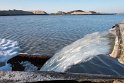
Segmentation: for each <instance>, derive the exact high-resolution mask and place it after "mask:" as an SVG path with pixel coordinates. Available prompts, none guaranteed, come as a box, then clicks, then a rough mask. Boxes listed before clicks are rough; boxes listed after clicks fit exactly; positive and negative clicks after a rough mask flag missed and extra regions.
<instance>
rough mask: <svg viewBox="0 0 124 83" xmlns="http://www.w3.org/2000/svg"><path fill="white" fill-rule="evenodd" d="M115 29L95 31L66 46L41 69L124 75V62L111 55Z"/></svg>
mask: <svg viewBox="0 0 124 83" xmlns="http://www.w3.org/2000/svg"><path fill="white" fill-rule="evenodd" d="M114 34H115V31H114V29H113V30H109V31H106V32H94V33H92V34H88V35H86V36H84V37H83V38H81V39H79V40H77V41H75V42H73V43H72V44H70V45H68V46H65V47H64V48H63V49H61V50H60V51H59V52H57V53H56V54H55V55H54V56H53V57H52V58H50V60H48V61H47V62H46V63H45V64H44V65H43V67H42V68H41V71H55V72H71V73H89V74H105V75H124V72H123V70H124V64H121V63H119V62H118V61H117V59H114V58H112V57H110V55H109V54H110V53H111V52H112V50H113V47H114V43H115V35H114Z"/></svg>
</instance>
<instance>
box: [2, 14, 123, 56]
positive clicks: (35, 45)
mask: <svg viewBox="0 0 124 83" xmlns="http://www.w3.org/2000/svg"><path fill="white" fill-rule="evenodd" d="M123 19H124V15H84V16H82V15H79V16H76V15H75V16H0V38H6V39H10V40H15V41H18V42H19V44H20V48H21V52H26V53H29V54H34V53H39V54H47V55H50V56H52V55H54V54H55V53H56V52H57V51H59V50H60V49H62V48H63V47H65V46H67V45H69V44H70V43H72V42H74V41H76V40H78V39H80V38H82V37H84V35H86V34H89V33H92V32H96V31H105V30H108V29H110V28H111V27H112V26H113V25H114V24H115V23H119V22H120V21H122V20H123Z"/></svg>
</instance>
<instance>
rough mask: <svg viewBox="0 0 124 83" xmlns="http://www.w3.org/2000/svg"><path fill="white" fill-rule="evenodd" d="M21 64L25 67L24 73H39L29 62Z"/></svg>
mask: <svg viewBox="0 0 124 83" xmlns="http://www.w3.org/2000/svg"><path fill="white" fill-rule="evenodd" d="M21 64H22V65H23V66H24V67H25V69H24V71H37V70H38V68H37V67H36V66H34V65H33V64H31V63H30V62H28V61H24V62H21Z"/></svg>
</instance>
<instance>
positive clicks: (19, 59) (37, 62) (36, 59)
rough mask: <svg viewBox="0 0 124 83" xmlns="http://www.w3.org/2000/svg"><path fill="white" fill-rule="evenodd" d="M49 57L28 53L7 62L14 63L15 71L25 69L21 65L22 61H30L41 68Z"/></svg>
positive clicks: (13, 68)
mask: <svg viewBox="0 0 124 83" xmlns="http://www.w3.org/2000/svg"><path fill="white" fill-rule="evenodd" d="M49 58H50V57H49V56H39V55H38V56H36V55H35V56H33V55H28V54H20V55H18V56H16V57H14V58H12V59H10V60H8V62H7V63H10V64H12V70H13V71H24V67H23V66H22V65H21V62H25V61H28V62H30V63H31V64H33V65H34V66H36V67H38V69H40V68H41V67H42V66H43V64H44V63H45V62H46V61H47V60H48V59H49Z"/></svg>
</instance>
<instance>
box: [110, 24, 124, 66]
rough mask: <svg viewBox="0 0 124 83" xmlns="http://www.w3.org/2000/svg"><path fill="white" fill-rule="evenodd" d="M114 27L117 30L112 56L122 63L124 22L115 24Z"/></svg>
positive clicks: (123, 61) (123, 58)
mask: <svg viewBox="0 0 124 83" xmlns="http://www.w3.org/2000/svg"><path fill="white" fill-rule="evenodd" d="M113 29H115V32H116V34H115V35H116V39H115V45H114V48H113V51H112V53H111V54H110V56H111V57H114V58H117V59H118V61H119V62H120V63H122V64H124V22H121V23H120V24H116V25H115V26H113Z"/></svg>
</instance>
